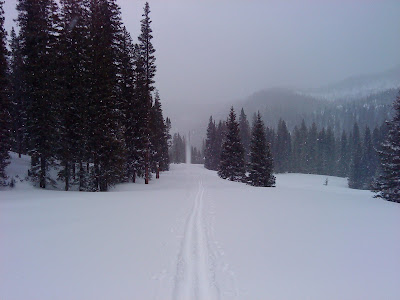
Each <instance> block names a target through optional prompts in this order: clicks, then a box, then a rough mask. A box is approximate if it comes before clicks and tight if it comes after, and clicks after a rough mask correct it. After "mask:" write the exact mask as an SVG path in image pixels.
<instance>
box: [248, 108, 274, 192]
mask: <svg viewBox="0 0 400 300" xmlns="http://www.w3.org/2000/svg"><path fill="white" fill-rule="evenodd" d="M272 172H273V160H272V155H271V151H270V147H269V144H268V143H267V139H266V133H265V127H264V123H263V121H262V120H261V115H260V113H258V115H257V119H256V120H255V122H254V124H253V128H252V135H251V143H250V163H249V176H248V179H247V181H248V183H249V184H250V185H253V186H263V187H272V186H275V176H274V175H273V174H272Z"/></svg>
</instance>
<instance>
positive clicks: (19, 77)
mask: <svg viewBox="0 0 400 300" xmlns="http://www.w3.org/2000/svg"><path fill="white" fill-rule="evenodd" d="M10 48H11V57H10V74H9V84H10V102H11V103H10V105H11V106H10V107H11V109H10V114H11V122H12V127H11V128H12V129H11V135H12V139H11V142H12V145H11V148H12V149H13V151H14V152H16V153H18V155H19V157H21V154H26V151H27V150H28V149H27V132H26V103H25V102H26V101H25V99H24V85H25V83H24V73H23V67H24V66H23V57H22V51H21V42H20V39H19V37H18V36H17V34H16V33H15V30H14V27H13V28H12V30H11V41H10Z"/></svg>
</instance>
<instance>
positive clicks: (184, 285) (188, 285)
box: [172, 179, 220, 300]
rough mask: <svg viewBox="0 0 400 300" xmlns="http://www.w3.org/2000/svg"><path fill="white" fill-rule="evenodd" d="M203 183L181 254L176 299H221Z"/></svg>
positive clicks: (185, 233)
mask: <svg viewBox="0 0 400 300" xmlns="http://www.w3.org/2000/svg"><path fill="white" fill-rule="evenodd" d="M204 191H205V189H204V186H203V181H202V180H201V179H199V182H198V190H197V194H196V196H195V199H194V204H193V207H192V210H191V211H190V213H189V216H188V217H187V220H186V224H185V229H184V236H183V239H182V243H181V248H180V251H179V254H178V259H177V264H176V274H175V279H174V290H173V295H172V298H173V299H199V300H200V299H209V300H213V299H220V292H219V288H218V285H217V282H216V279H215V271H216V263H215V258H216V255H215V252H214V251H213V250H214V249H212V247H210V245H211V244H212V242H211V241H210V239H209V232H210V228H209V226H210V223H209V222H205V218H204V199H203V196H204Z"/></svg>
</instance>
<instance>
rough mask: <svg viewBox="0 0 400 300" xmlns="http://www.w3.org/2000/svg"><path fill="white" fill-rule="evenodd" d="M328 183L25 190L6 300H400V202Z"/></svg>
mask: <svg viewBox="0 0 400 300" xmlns="http://www.w3.org/2000/svg"><path fill="white" fill-rule="evenodd" d="M28 163H29V159H28V158H27V157H23V158H21V159H18V158H17V157H16V156H15V155H14V156H13V162H12V164H11V165H10V166H9V171H10V172H14V175H13V176H15V175H17V174H23V176H25V174H26V168H27V164H28ZM326 178H327V177H326V176H318V175H302V174H282V175H277V187H276V188H256V187H251V186H248V185H245V184H241V183H236V182H229V181H225V180H222V179H220V178H218V176H217V174H216V172H213V171H209V170H205V169H204V168H203V167H202V166H199V165H186V164H183V165H172V166H171V171H170V172H165V173H162V174H161V179H159V180H156V179H154V180H153V181H151V183H150V185H144V184H123V185H119V186H117V187H116V188H115V189H114V190H113V191H111V192H108V193H79V192H61V191H49V190H39V189H35V188H33V187H31V186H30V185H29V184H28V183H26V182H17V185H16V188H15V189H13V190H3V191H0V241H1V243H0V299H5V300H9V299H10V300H19V299H21V300H25V299H31V300H35V299H38V300H39V299H40V300H46V299H82V300H83V299H85V300H87V299H96V300H98V299H400V285H399V284H398V278H399V275H400V258H399V255H398V254H399V253H400V235H399V234H398V229H399V228H400V205H399V204H396V203H392V202H386V201H383V200H379V199H373V198H372V196H373V194H372V193H371V192H368V191H359V190H351V189H348V188H347V184H346V179H344V178H337V177H328V185H327V186H325V185H324V183H325V180H326Z"/></svg>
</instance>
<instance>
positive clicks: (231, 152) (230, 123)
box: [218, 107, 246, 182]
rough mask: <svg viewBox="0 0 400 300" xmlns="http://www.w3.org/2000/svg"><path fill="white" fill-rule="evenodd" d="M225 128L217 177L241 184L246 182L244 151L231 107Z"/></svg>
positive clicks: (237, 124)
mask: <svg viewBox="0 0 400 300" xmlns="http://www.w3.org/2000/svg"><path fill="white" fill-rule="evenodd" d="M226 126H227V133H226V137H225V140H224V142H223V144H222V151H221V160H220V164H219V168H218V175H219V176H220V177H221V178H223V179H228V180H230V181H240V182H243V181H245V180H246V174H245V163H244V149H243V145H242V143H241V141H240V132H239V123H238V122H237V121H236V114H235V111H234V109H233V107H231V110H230V113H229V117H228V120H227V122H226Z"/></svg>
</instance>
